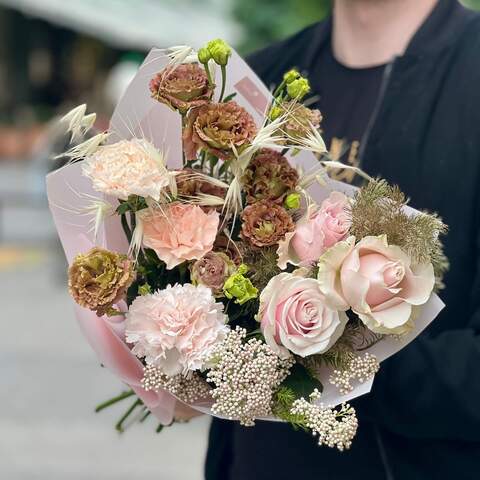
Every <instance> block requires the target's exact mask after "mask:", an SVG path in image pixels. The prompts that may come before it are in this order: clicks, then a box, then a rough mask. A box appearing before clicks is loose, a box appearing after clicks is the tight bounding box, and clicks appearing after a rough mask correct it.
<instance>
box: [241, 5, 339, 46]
mask: <svg viewBox="0 0 480 480" xmlns="http://www.w3.org/2000/svg"><path fill="white" fill-rule="evenodd" d="M330 7H331V0H300V1H299V0H262V1H261V2H259V1H258V0H235V2H234V5H233V15H234V17H235V18H236V19H237V20H238V21H239V22H240V23H241V24H242V25H243V26H244V28H245V36H244V41H243V42H242V43H241V44H240V45H239V49H240V51H241V53H248V52H251V51H253V50H255V49H257V48H261V47H263V46H265V45H267V44H268V43H270V42H272V41H274V40H278V39H281V38H285V37H287V36H289V35H291V34H292V33H295V32H296V31H298V30H300V29H301V28H303V27H305V26H306V25H309V24H311V23H314V22H316V21H318V20H321V19H322V18H324V17H325V16H326V15H327V14H328V12H329V11H330Z"/></svg>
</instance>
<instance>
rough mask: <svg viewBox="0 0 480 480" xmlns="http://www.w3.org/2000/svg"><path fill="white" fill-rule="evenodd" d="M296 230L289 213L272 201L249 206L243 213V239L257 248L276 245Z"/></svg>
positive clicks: (263, 201) (262, 201)
mask: <svg viewBox="0 0 480 480" xmlns="http://www.w3.org/2000/svg"><path fill="white" fill-rule="evenodd" d="M294 228H295V224H294V223H293V220H292V218H291V217H290V215H289V214H288V213H287V211H286V210H285V209H284V208H283V207H281V206H280V205H278V204H276V203H274V202H272V201H271V200H261V201H259V202H256V203H253V204H252V205H248V206H247V207H246V208H245V209H244V210H243V213H242V232H241V233H242V237H243V238H245V239H246V240H248V241H249V242H250V243H251V244H252V245H255V246H256V247H267V246H270V245H275V244H276V243H278V242H279V241H280V240H282V239H283V238H284V237H285V234H286V233H288V232H292V231H293V230H294Z"/></svg>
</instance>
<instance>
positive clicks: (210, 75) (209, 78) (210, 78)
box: [203, 62, 213, 87]
mask: <svg viewBox="0 0 480 480" xmlns="http://www.w3.org/2000/svg"><path fill="white" fill-rule="evenodd" d="M203 67H204V68H205V73H206V74H207V79H208V83H209V84H210V86H212V87H213V80H212V74H211V72H210V67H209V66H208V62H207V63H204V64H203Z"/></svg>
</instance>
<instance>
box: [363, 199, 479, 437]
mask: <svg viewBox="0 0 480 480" xmlns="http://www.w3.org/2000/svg"><path fill="white" fill-rule="evenodd" d="M477 212H480V205H479V207H478V209H477ZM479 216H480V213H479ZM479 224H480V221H479V222H478V223H477V230H476V231H477V238H476V258H474V261H475V262H476V265H477V266H476V276H475V280H474V282H473V284H472V288H471V292H465V301H466V302H468V303H470V305H471V307H470V316H469V319H468V324H467V327H466V328H462V329H458V330H449V331H444V332H442V333H440V334H438V335H437V336H435V337H432V336H430V337H429V336H428V335H421V336H420V337H419V338H417V339H415V340H414V341H413V342H412V343H411V344H410V345H408V346H407V347H405V348H404V349H403V350H402V351H400V352H399V353H397V354H396V355H394V356H393V357H392V358H390V359H388V360H386V361H385V362H383V363H382V367H381V369H380V372H379V373H378V375H377V377H376V378H375V382H374V385H373V389H372V392H371V393H370V394H369V395H366V396H365V397H362V398H360V399H358V400H357V401H356V402H354V403H355V404H356V406H357V409H358V411H359V414H360V415H362V414H363V415H365V416H367V417H370V419H372V420H373V421H374V422H376V423H377V424H379V425H382V426H384V427H385V428H387V429H389V430H390V431H392V432H396V433H399V434H402V435H405V436H407V437H417V438H436V439H449V440H453V439H455V440H466V441H480V225H479ZM450 288H455V286H452V287H450ZM451 314H454V313H451ZM462 323H463V322H462Z"/></svg>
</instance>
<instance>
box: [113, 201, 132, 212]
mask: <svg viewBox="0 0 480 480" xmlns="http://www.w3.org/2000/svg"><path fill="white" fill-rule="evenodd" d="M129 210H130V204H129V203H128V202H123V203H121V204H120V205H119V206H118V207H117V210H116V212H117V213H118V214H119V215H125V214H126V213H127V212H128V211H129Z"/></svg>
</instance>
